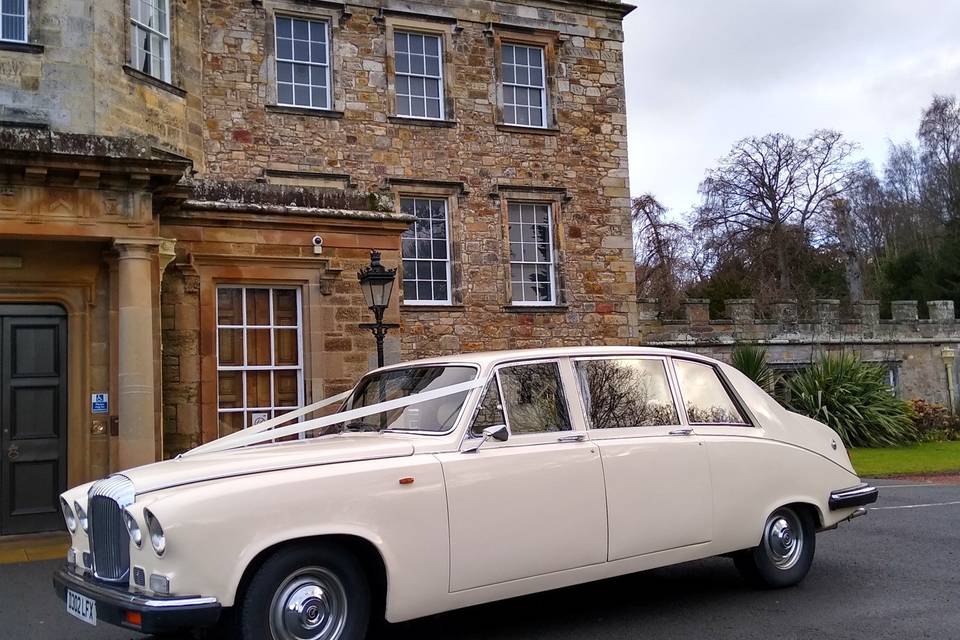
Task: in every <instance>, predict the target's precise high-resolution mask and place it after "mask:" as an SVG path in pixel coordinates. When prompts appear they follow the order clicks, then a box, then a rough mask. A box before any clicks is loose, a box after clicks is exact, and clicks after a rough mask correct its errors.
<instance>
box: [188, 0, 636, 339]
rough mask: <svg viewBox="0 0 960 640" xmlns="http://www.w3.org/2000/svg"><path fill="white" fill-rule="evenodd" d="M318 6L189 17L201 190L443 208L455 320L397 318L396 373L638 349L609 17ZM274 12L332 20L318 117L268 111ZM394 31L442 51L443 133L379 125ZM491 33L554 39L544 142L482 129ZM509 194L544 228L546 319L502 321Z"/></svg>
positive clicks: (436, 5) (580, 6) (562, 9)
mask: <svg viewBox="0 0 960 640" xmlns="http://www.w3.org/2000/svg"><path fill="white" fill-rule="evenodd" d="M330 4H331V3H317V4H316V5H308V4H304V3H295V2H286V1H283V0H265V2H263V4H262V5H260V4H259V3H236V2H226V1H220V2H216V1H213V2H205V3H204V13H203V17H202V19H203V24H202V33H203V34H204V35H203V42H202V56H203V70H204V76H203V101H204V102H203V110H204V115H205V118H206V126H205V129H204V151H205V154H206V167H205V169H204V172H203V174H202V175H204V176H215V177H217V178H218V179H236V180H247V181H250V180H257V179H259V180H267V181H271V180H273V179H274V176H275V175H276V174H277V173H280V172H286V173H287V174H291V175H293V176H300V177H301V178H302V179H304V180H311V179H312V180H323V179H328V180H333V179H334V177H335V176H342V177H341V178H339V179H342V180H343V181H344V184H348V185H352V187H353V188H356V189H358V190H360V191H361V192H376V191H378V190H382V191H390V192H393V193H395V194H409V195H415V194H424V193H431V194H432V193H436V192H437V190H440V191H443V190H446V191H445V193H444V195H445V197H449V198H450V199H451V208H450V210H451V222H452V225H451V226H452V228H451V235H452V237H453V243H454V249H453V251H454V261H453V271H454V275H453V282H452V284H453V288H454V294H453V299H454V304H453V305H452V306H450V307H431V308H428V309H424V308H422V307H412V306H405V307H403V310H402V316H403V323H404V328H403V331H402V335H403V345H402V352H403V356H404V357H406V358H411V357H418V356H427V355H435V354H440V353H450V352H456V351H470V350H478V349H501V348H513V347H526V346H545V345H565V344H571V345H572V344H583V343H622V342H624V341H627V340H629V339H631V337H633V336H635V333H634V327H635V324H636V323H635V319H636V315H635V305H634V302H633V300H634V297H635V293H634V292H635V286H636V285H635V278H634V264H633V252H632V241H631V234H632V229H631V223H630V213H629V186H628V181H627V138H626V116H625V110H626V107H625V99H624V88H623V51H622V49H623V43H622V40H623V33H622V29H621V18H622V13H623V7H622V5H618V4H617V3H613V2H597V1H594V2H587V3H567V2H559V3H558V2H525V3H512V2H488V1H484V0H479V1H474V2H462V1H455V0H444V1H441V2H432V3H421V2H402V3H401V2H382V1H375V0H357V1H355V2H349V3H348V4H347V10H346V11H341V10H337V9H331V8H330V7H329V6H328V5H330ZM283 11H287V12H290V11H294V12H296V14H297V15H307V16H315V17H318V18H322V19H328V20H330V23H331V27H332V41H333V44H334V57H333V60H334V65H333V69H334V79H333V92H332V94H333V110H332V111H330V112H326V113H323V112H321V113H317V112H314V113H310V112H307V111H304V110H302V109H301V110H297V109H290V108H282V107H277V106H276V105H275V102H276V99H275V97H274V96H273V92H274V89H273V86H274V81H273V74H274V71H273V69H274V67H275V61H274V59H273V44H272V42H273V40H272V32H273V26H272V25H273V22H272V21H273V16H274V14H275V13H276V12H283ZM395 19H396V20H404V21H411V20H423V21H424V22H425V23H426V24H427V25H428V26H429V27H430V28H432V29H438V28H439V29H441V30H442V31H444V33H445V34H446V35H445V36H444V37H445V38H446V42H447V61H446V66H445V69H446V71H447V74H448V78H447V86H448V109H449V111H450V112H451V115H450V118H449V121H448V122H443V123H440V124H441V126H425V125H430V124H436V123H423V122H420V123H417V122H410V121H402V120H399V119H397V118H394V117H392V115H391V114H392V113H393V106H392V100H391V99H390V88H389V78H390V76H391V62H390V59H389V57H388V47H387V36H386V34H387V28H388V26H389V25H390V24H391V20H395ZM404 24H406V22H404ZM438 25H439V26H438ZM505 33H518V34H527V35H529V34H531V33H536V34H539V35H540V36H542V37H548V38H555V39H556V46H555V54H554V58H553V59H552V60H550V62H549V65H548V66H549V69H550V75H551V84H552V87H551V91H550V99H551V104H552V108H553V112H554V119H555V125H556V126H555V127H552V128H550V129H548V130H544V131H531V130H526V131H523V130H518V129H517V128H515V127H508V126H504V125H498V124H497V86H498V82H497V78H496V71H495V70H496V68H497V65H496V60H495V55H496V51H497V46H496V43H497V41H498V40H497V39H498V38H499V37H501V36H502V35H503V34H505ZM544 34H546V35H545V36H544ZM518 192H519V193H520V194H521V195H523V196H524V197H526V198H537V199H540V200H545V201H549V202H551V203H553V204H554V206H555V211H556V212H557V213H558V216H557V217H558V220H557V224H556V229H555V231H556V236H557V237H556V244H557V249H558V263H559V270H560V274H559V275H560V278H559V282H560V303H559V304H558V305H556V306H555V307H552V308H548V309H529V308H525V309H519V308H514V307H512V306H511V304H510V300H509V287H508V280H509V252H508V249H507V242H506V239H505V229H504V219H505V202H506V201H507V200H508V199H510V198H511V197H513V195H511V194H515V193H518ZM395 264H396V263H394V265H395Z"/></svg>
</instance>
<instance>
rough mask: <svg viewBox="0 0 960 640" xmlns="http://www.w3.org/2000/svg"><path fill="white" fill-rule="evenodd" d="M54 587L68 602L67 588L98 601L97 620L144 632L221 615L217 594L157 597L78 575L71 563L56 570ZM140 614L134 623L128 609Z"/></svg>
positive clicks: (204, 622)
mask: <svg viewBox="0 0 960 640" xmlns="http://www.w3.org/2000/svg"><path fill="white" fill-rule="evenodd" d="M53 588H54V589H55V590H56V592H57V596H58V597H59V598H60V599H61V600H63V601H64V602H66V599H67V590H68V589H69V590H70V591H73V592H75V593H79V594H81V595H84V596H86V597H88V598H90V599H92V600H94V601H95V602H96V603H97V621H98V622H106V623H108V624H114V625H117V626H120V627H125V628H127V629H135V630H137V631H141V632H143V633H166V632H171V631H177V630H180V629H191V628H195V627H209V626H213V625H215V624H216V623H217V620H218V619H219V618H220V609H221V607H220V603H219V602H217V600H216V598H205V597H200V596H195V597H194V596H191V597H158V596H151V595H147V594H143V593H131V592H130V591H126V590H123V589H118V588H115V587H109V586H106V585H104V584H102V583H100V582H97V581H96V580H94V579H93V578H90V577H89V576H86V575H84V576H79V575H77V574H75V573H73V572H72V571H71V570H70V568H69V567H68V566H63V567H61V568H60V569H58V570H57V571H56V572H55V573H54V574H53ZM128 612H133V613H138V614H140V620H141V622H140V624H139V625H135V624H131V623H130V622H129V621H128V617H127V613H128Z"/></svg>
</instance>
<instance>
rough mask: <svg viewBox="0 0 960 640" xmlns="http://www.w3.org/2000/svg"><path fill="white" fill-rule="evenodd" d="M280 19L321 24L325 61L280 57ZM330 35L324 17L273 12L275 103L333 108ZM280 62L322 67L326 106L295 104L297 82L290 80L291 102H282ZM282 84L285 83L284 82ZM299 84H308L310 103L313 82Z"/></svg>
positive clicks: (331, 35) (318, 109)
mask: <svg viewBox="0 0 960 640" xmlns="http://www.w3.org/2000/svg"><path fill="white" fill-rule="evenodd" d="M281 19H285V20H300V21H302V22H306V23H308V24H309V23H311V22H316V23H319V24H322V25H323V31H324V36H325V37H326V51H327V61H326V63H325V64H324V63H319V62H312V61H304V60H296V59H295V58H281V57H280V43H279V40H280V35H279V30H278V29H277V21H278V20H281ZM292 28H293V27H292V26H291V29H292ZM290 35H291V39H292V36H293V33H291V34H290ZM332 37H333V30H332V29H331V28H330V21H329V20H327V19H325V18H305V17H303V16H298V15H290V14H286V13H277V14H274V16H273V47H274V49H273V51H274V72H275V73H276V74H277V75H276V78H275V80H274V89H275V90H276V92H277V104H278V105H280V106H284V107H296V108H298V109H315V110H317V111H330V110H332V109H333V72H332V71H331V68H332V66H333V65H332V59H333V42H332V40H331V38H332ZM308 42H312V40H308ZM290 54H291V55H293V50H292V49H291V51H290ZM281 62H282V63H287V64H292V65H297V64H300V65H305V66H308V67H324V70H325V75H326V80H327V86H326V91H327V106H325V107H317V106H314V105H313V104H310V105H304V104H297V103H296V99H297V96H296V86H297V83H296V82H291V83H290V84H291V85H292V86H293V87H294V89H293V91H294V93H293V96H292V97H293V102H282V101H281V100H280V63H281ZM284 84H286V83H284ZM301 86H308V87H310V102H311V103H312V102H313V89H314V85H313V84H309V85H301ZM318 88H319V87H318Z"/></svg>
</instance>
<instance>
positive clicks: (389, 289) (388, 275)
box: [357, 250, 400, 367]
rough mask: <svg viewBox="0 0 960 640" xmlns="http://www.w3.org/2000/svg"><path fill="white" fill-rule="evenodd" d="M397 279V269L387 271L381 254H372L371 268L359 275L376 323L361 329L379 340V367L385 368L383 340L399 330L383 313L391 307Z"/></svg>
mask: <svg viewBox="0 0 960 640" xmlns="http://www.w3.org/2000/svg"><path fill="white" fill-rule="evenodd" d="M396 278H397V270H396V269H387V268H386V267H384V266H383V265H382V264H380V252H379V251H376V250H374V251H371V252H370V266H369V267H364V268H363V269H361V270H360V271H359V272H358V273H357V279H358V280H360V289H361V290H362V291H363V299H364V300H365V301H366V303H367V306H368V307H369V308H370V311H373V317H374V319H375V320H376V322H373V323H364V324H361V325H360V328H361V329H369V330H370V331H371V332H372V333H373V337H374V338H376V339H377V366H378V367H382V366H383V339H384V338H385V337H386V335H387V332H388V331H390V329H397V328H399V327H400V325H398V324H388V323H384V322H383V313H384V311H386V310H387V307H389V306H390V296H391V295H392V294H393V283H394V281H395V280H396Z"/></svg>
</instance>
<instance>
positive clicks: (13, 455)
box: [7, 444, 20, 460]
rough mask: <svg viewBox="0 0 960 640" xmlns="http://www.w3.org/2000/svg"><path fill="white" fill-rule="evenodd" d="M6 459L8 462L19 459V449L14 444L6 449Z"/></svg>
mask: <svg viewBox="0 0 960 640" xmlns="http://www.w3.org/2000/svg"><path fill="white" fill-rule="evenodd" d="M7 457H8V458H9V459H10V460H16V459H17V458H19V457H20V447H18V446H17V445H15V444H12V445H10V448H9V449H7Z"/></svg>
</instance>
